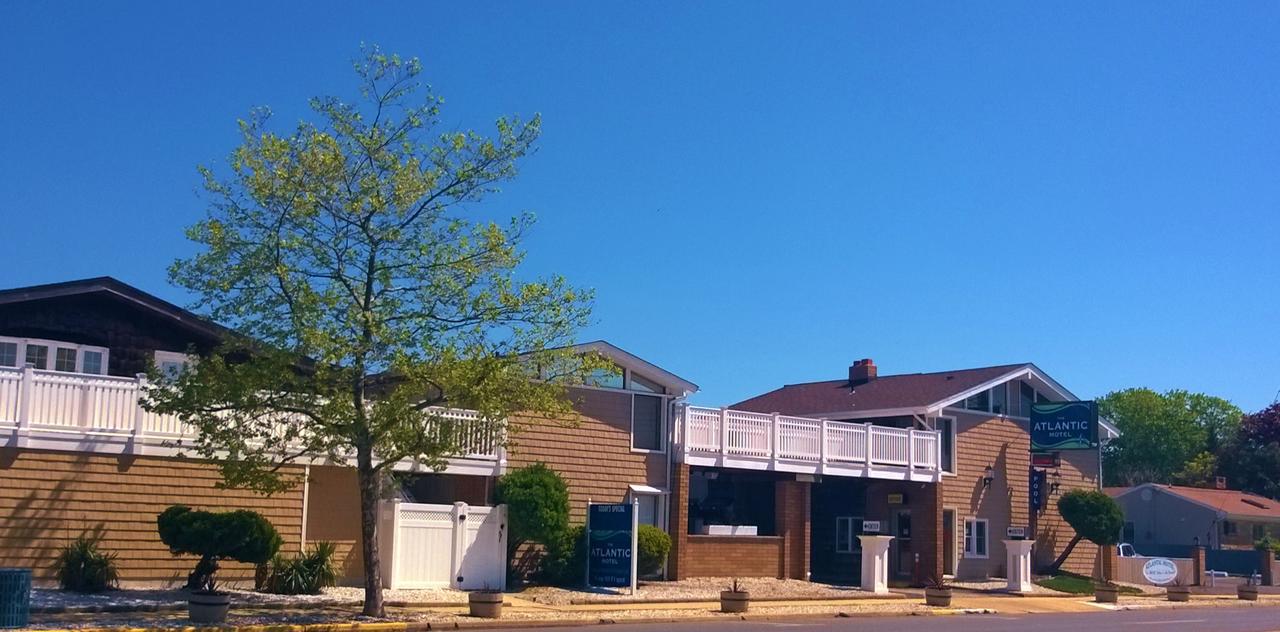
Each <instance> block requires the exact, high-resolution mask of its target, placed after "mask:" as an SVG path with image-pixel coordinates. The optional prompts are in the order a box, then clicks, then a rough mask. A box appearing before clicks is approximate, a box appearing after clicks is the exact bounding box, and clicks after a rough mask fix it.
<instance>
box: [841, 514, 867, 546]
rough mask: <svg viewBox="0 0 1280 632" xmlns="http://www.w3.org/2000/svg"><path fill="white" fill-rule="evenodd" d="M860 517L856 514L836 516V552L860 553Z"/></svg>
mask: <svg viewBox="0 0 1280 632" xmlns="http://www.w3.org/2000/svg"><path fill="white" fill-rule="evenodd" d="M860 533H862V518H860V517H858V516H837V517H836V553H861V552H862V540H859V539H858V534H860Z"/></svg>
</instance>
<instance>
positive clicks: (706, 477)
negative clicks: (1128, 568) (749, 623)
mask: <svg viewBox="0 0 1280 632" xmlns="http://www.w3.org/2000/svg"><path fill="white" fill-rule="evenodd" d="M1075 399H1077V398H1076V397H1075V396H1074V395H1073V394H1072V393H1071V392H1070V391H1068V390H1067V389H1066V388H1065V387H1063V386H1062V385H1060V384H1059V383H1058V382H1057V381H1056V380H1054V379H1052V378H1050V377H1049V376H1048V375H1047V374H1045V373H1044V372H1043V371H1041V370H1040V369H1039V368H1038V367H1036V366H1035V365H1034V364H1029V363H1023V364H1008V365H1001V366H991V367H983V368H977V369H965V370H958V371H943V372H938V373H915V374H904V375H885V376H881V375H878V371H877V367H876V365H875V363H874V362H872V361H871V360H869V359H867V360H860V361H858V362H856V363H854V364H853V366H851V367H849V370H848V375H847V376H842V377H841V378H840V379H835V380H828V381H822V382H809V383H803V384H791V385H787V386H783V387H782V388H779V389H776V390H773V391H770V392H768V393H764V394H762V395H759V396H756V397H753V398H750V399H747V400H745V401H742V402H739V403H738V404H735V405H734V406H731V407H730V408H728V409H717V408H701V407H695V406H686V407H684V409H683V411H682V413H683V414H682V415H681V416H680V418H679V419H678V420H677V427H676V428H675V433H676V440H677V445H678V447H677V463H676V465H675V469H674V471H673V476H672V480H673V487H672V500H671V513H672V521H671V532H672V535H673V538H674V544H673V552H672V557H671V567H670V569H669V570H670V574H671V575H673V576H674V577H675V578H684V577H695V576H710V575H724V574H725V573H726V572H727V571H728V568H735V569H737V570H736V571H735V572H736V573H737V574H738V575H742V576H747V575H763V576H778V577H790V578H796V579H807V578H812V579H814V580H823V581H834V582H842V583H853V582H856V581H857V580H858V579H859V566H860V553H861V551H860V542H859V540H858V538H857V537H856V536H857V535H858V534H860V533H862V528H863V523H864V521H872V522H878V523H879V526H880V533H884V534H888V535H892V536H894V539H893V541H892V544H891V548H890V569H889V570H890V578H891V580H896V581H899V582H904V583H907V582H916V583H918V582H921V581H923V580H925V579H927V578H929V577H931V576H934V575H943V574H946V575H954V576H956V577H961V578H985V577H1000V576H1004V574H1005V568H1004V566H1005V546H1004V544H1003V542H1002V541H1003V540H1004V539H1005V538H1006V537H1007V530H1008V529H1009V528H1010V527H1015V528H1022V529H1025V530H1026V533H1027V534H1028V536H1029V537H1034V538H1035V539H1036V543H1037V545H1036V547H1035V551H1034V553H1035V560H1036V563H1037V565H1043V564H1046V563H1048V562H1049V561H1051V560H1052V559H1053V558H1054V557H1056V556H1057V554H1058V553H1059V552H1061V550H1062V547H1063V546H1064V545H1065V543H1066V542H1067V541H1068V540H1070V539H1071V537H1072V535H1073V532H1072V530H1071V528H1070V527H1069V526H1067V525H1066V524H1065V523H1064V522H1063V521H1062V520H1061V517H1060V516H1059V515H1058V514H1057V510H1056V508H1055V507H1056V500H1057V498H1058V497H1059V496H1060V495H1061V494H1062V493H1064V492H1066V491H1067V490H1069V489H1073V488H1090V489H1099V485H1100V477H1099V452H1098V450H1097V449H1088V450H1077V451H1062V452H1060V453H1057V457H1058V459H1059V465H1058V466H1056V467H1049V468H1048V472H1047V476H1048V478H1047V480H1046V485H1045V487H1046V489H1045V492H1046V493H1047V495H1048V498H1047V499H1046V500H1047V502H1045V508H1044V509H1041V510H1040V511H1033V510H1032V509H1031V507H1030V498H1029V497H1030V491H1029V488H1030V473H1031V471H1032V463H1031V450H1030V437H1029V428H1028V426H1029V419H1028V417H1029V415H1030V409H1031V405H1032V404H1033V403H1035V402H1046V401H1048V402H1061V401H1073V400H1075ZM1101 426H1102V428H1101V429H1100V433H1101V434H1103V435H1104V436H1103V437H1101V439H1102V440H1106V439H1108V438H1109V437H1112V436H1114V435H1115V429H1114V428H1113V427H1111V426H1110V425H1108V424H1106V423H1105V422H1103V423H1102V424H1101ZM725 428H727V429H728V430H727V432H725V431H723V429H725ZM867 526H874V525H867ZM1096 558H1097V551H1096V548H1095V547H1092V546H1088V545H1087V543H1086V544H1084V545H1081V546H1080V547H1077V551H1076V553H1074V554H1073V555H1072V556H1071V558H1070V560H1069V561H1068V564H1067V565H1066V569H1067V570H1073V571H1076V572H1081V573H1085V574H1091V573H1093V572H1094V571H1095V564H1096V563H1097V560H1096ZM726 562H729V563H731V566H726Z"/></svg>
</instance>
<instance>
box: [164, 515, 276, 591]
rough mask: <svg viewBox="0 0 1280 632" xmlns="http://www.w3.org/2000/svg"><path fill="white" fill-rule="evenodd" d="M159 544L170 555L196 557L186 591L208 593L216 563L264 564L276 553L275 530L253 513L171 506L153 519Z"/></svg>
mask: <svg viewBox="0 0 1280 632" xmlns="http://www.w3.org/2000/svg"><path fill="white" fill-rule="evenodd" d="M156 527H157V530H158V531H159V532H160V541H162V542H164V543H165V545H166V546H168V547H169V551H170V552H171V553H173V554H174V555H182V554H189V555H199V556H200V561H199V562H197V563H196V568H195V570H193V571H191V574H190V575H188V576H187V588H188V589H190V590H201V591H211V590H213V589H214V588H215V585H214V578H213V577H214V573H217V572H218V562H219V561H221V560H235V561H237V562H245V563H247V564H265V563H267V562H268V561H269V560H270V559H271V558H272V557H274V556H275V554H276V552H278V551H279V550H280V545H281V544H282V543H283V540H282V539H281V538H280V534H279V532H277V531H276V528H275V527H273V526H272V525H271V523H270V522H268V521H267V519H266V518H263V517H262V514H260V513H257V512H256V511H247V510H240V511H226V512H212V511H201V510H197V509H192V508H190V507H186V506H184V505H174V506H172V507H169V508H168V509H165V510H164V512H163V513H161V514H160V515H159V516H158V517H156Z"/></svg>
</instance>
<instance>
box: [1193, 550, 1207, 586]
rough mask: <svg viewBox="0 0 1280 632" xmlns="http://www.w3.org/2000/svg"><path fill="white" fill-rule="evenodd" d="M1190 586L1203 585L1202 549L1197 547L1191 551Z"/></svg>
mask: <svg viewBox="0 0 1280 632" xmlns="http://www.w3.org/2000/svg"><path fill="white" fill-rule="evenodd" d="M1191 585H1192V586H1203V585H1204V547H1203V546H1197V547H1192V549H1191Z"/></svg>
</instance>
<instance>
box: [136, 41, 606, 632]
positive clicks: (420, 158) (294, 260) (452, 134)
mask: <svg viewBox="0 0 1280 632" xmlns="http://www.w3.org/2000/svg"><path fill="white" fill-rule="evenodd" d="M355 70H356V74H357V76H358V79H359V93H360V98H359V99H358V100H357V101H356V102H355V103H348V102H345V101H343V100H341V99H339V98H336V97H320V98H315V99H312V101H311V110H312V113H313V115H314V117H313V118H314V119H316V120H315V121H303V122H301V123H299V124H298V125H297V127H296V128H294V129H293V130H292V131H290V132H287V133H284V134H280V133H277V132H276V131H273V130H272V129H271V128H270V127H269V126H268V123H269V112H268V111H267V110H255V111H254V112H253V114H252V115H251V116H250V117H249V118H248V119H247V120H243V121H241V122H240V134H241V144H240V145H239V146H238V147H237V148H236V149H235V150H234V151H233V152H232V154H231V157H230V160H229V163H230V164H229V170H228V171H227V172H226V173H224V174H222V175H219V174H217V173H215V172H214V171H213V170H211V169H208V168H202V169H201V173H202V174H203V177H204V186H205V189H206V191H207V193H208V197H209V199H210V207H209V210H208V214H207V217H206V218H205V219H204V220H202V221H200V222H199V223H197V224H195V225H194V226H192V227H191V228H189V229H188V231H187V235H188V237H189V238H190V239H191V240H193V241H194V242H195V243H196V244H197V245H198V246H199V250H198V254H196V255H195V256H193V257H192V258H190V259H186V260H181V261H178V262H177V263H175V264H174V266H173V268H172V269H171V278H172V280H173V281H174V282H175V283H176V284H178V285H180V286H182V287H184V288H187V289H188V290H190V291H191V292H193V293H194V294H195V295H196V296H197V297H198V301H197V304H196V305H195V308H196V309H199V310H203V311H205V312H206V313H208V314H209V315H210V316H211V317H212V318H213V319H215V320H217V321H219V322H222V323H224V324H227V325H229V326H231V327H233V328H234V329H235V330H236V331H237V332H239V333H240V334H243V336H244V339H245V340H253V341H255V342H252V343H249V342H244V340H231V341H229V342H228V343H227V344H226V345H225V346H224V347H223V348H222V349H220V350H219V352H218V353H216V354H214V355H213V357H210V358H207V359H203V360H202V361H201V362H199V363H197V364H195V366H194V367H193V369H192V370H191V371H189V372H187V373H185V374H183V375H182V376H180V377H179V378H178V379H177V380H176V381H174V382H172V383H168V384H162V385H161V387H160V388H159V389H158V390H157V391H156V392H155V393H154V394H153V395H152V397H151V399H150V404H149V405H150V406H151V407H152V408H153V409H155V410H159V411H161V412H170V413H177V414H179V415H180V416H181V417H182V418H183V419H184V420H185V421H187V422H188V423H190V424H192V425H194V426H195V427H196V429H197V430H198V436H197V437H196V438H195V440H194V444H193V445H191V446H190V447H191V450H192V451H194V452H195V453H197V454H198V455H199V456H201V457H203V458H209V459H217V460H218V461H219V463H220V466H221V468H222V474H223V477H224V480H225V484H227V485H230V486H237V487H249V488H252V489H256V490H259V491H263V492H267V493H270V492H274V491H278V490H281V489H285V488H287V487H289V486H291V485H294V484H296V483H297V482H298V476H299V473H298V470H297V469H296V468H295V469H290V468H286V467H285V466H286V465H288V464H289V463H292V462H295V461H298V460H301V459H308V458H313V457H328V458H334V459H339V460H343V461H345V460H348V459H350V460H353V461H354V462H355V466H356V470H357V474H358V476H357V478H358V481H359V496H360V524H361V549H362V551H363V560H364V569H363V570H364V583H365V604H364V612H365V614H366V615H371V616H381V615H382V614H383V607H382V590H381V588H382V586H381V579H380V572H379V566H380V561H379V555H378V544H377V539H376V538H375V537H374V533H375V528H376V515H377V503H378V501H379V499H380V492H381V489H380V487H381V484H382V482H383V481H384V475H385V473H386V471H387V470H388V469H389V468H390V467H392V465H393V464H395V463H396V462H398V461H401V460H403V459H414V460H416V461H418V462H421V463H425V464H427V465H430V466H433V467H437V468H439V467H442V465H443V463H444V462H445V461H444V460H445V459H446V458H447V457H449V456H451V455H456V454H463V453H466V452H467V451H468V450H469V449H470V448H471V447H472V446H471V445H470V444H469V443H468V441H471V440H472V439H473V438H474V437H475V436H477V435H487V436H490V437H498V436H501V435H500V433H501V431H502V430H503V429H504V426H505V423H506V421H505V420H506V419H508V418H509V416H510V415H511V414H512V413H513V412H515V411H529V412H533V413H538V415H539V416H541V417H544V418H552V419H569V418H571V409H572V407H571V405H570V402H569V401H568V400H567V399H566V397H567V393H566V391H565V388H564V386H565V384H566V383H567V382H568V381H570V380H573V379H575V378H578V377H580V376H581V375H582V374H583V373H584V372H585V371H590V370H592V369H593V368H595V367H592V366H588V365H590V364H591V360H589V359H588V360H587V361H585V362H584V361H580V360H579V359H577V358H574V357H573V356H572V355H571V353H570V352H569V351H568V350H565V349H563V348H562V347H563V346H564V345H566V344H569V343H571V342H572V339H573V336H574V334H575V332H576V331H577V330H578V329H580V328H581V327H582V326H583V325H585V324H586V323H587V321H588V315H589V299H590V295H589V293H586V292H582V291H579V290H576V289H573V288H572V287H570V286H569V285H568V284H567V283H566V282H565V280H564V279H562V278H560V277H558V276H553V277H549V278H545V279H541V280H534V281H528V282H522V281H520V280H518V279H517V278H516V275H515V270H516V267H517V266H518V264H519V263H520V261H521V259H522V257H523V254H522V252H521V251H520V249H519V246H520V242H521V239H522V237H523V236H524V235H525V233H526V231H527V230H528V229H529V227H530V226H531V223H532V218H531V216H529V215H522V216H520V217H517V218H515V219H512V220H511V221H509V222H507V223H504V224H499V223H497V222H495V221H488V220H486V219H485V218H484V217H483V216H482V215H480V214H479V213H478V209H477V208H476V207H477V205H478V203H479V202H481V201H482V200H484V199H485V198H486V196H487V195H488V194H489V193H492V192H493V191H495V190H496V188H495V186H496V184H497V183H499V182H501V181H503V180H507V179H510V178H512V177H513V176H515V175H516V163H517V161H518V160H519V159H520V158H522V157H523V156H525V155H526V154H527V153H529V151H531V149H532V148H533V144H534V141H535V140H536V139H537V138H538V134H539V119H538V118H537V117H534V118H533V119H531V120H528V121H521V120H519V119H516V118H499V119H498V120H497V123H496V126H495V130H494V131H493V133H492V134H491V135H489V136H486V135H482V134H479V133H476V132H471V131H454V130H443V131H442V130H439V129H437V127H438V118H437V117H438V113H439V107H440V104H441V103H442V101H441V100H440V99H439V98H437V97H436V96H435V95H434V94H432V92H431V91H430V89H429V88H428V87H426V86H424V85H423V84H422V83H420V81H419V78H418V77H419V74H420V72H421V64H420V63H419V62H418V60H417V59H401V58H400V57H398V56H395V55H386V54H383V53H381V52H379V51H378V50H377V49H376V48H374V49H369V50H365V51H363V55H362V57H361V58H360V59H359V60H358V61H357V62H356V64H355ZM437 406H449V407H458V408H469V409H474V410H477V411H479V413H480V419H479V420H478V421H477V422H475V423H476V424H478V425H480V426H481V427H479V428H475V427H471V428H469V430H468V432H467V433H462V432H460V431H459V430H460V429H459V428H458V427H457V426H456V425H455V424H454V422H452V421H450V420H449V419H448V418H444V417H442V416H441V415H440V414H439V412H438V409H437V408H435V407H437Z"/></svg>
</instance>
